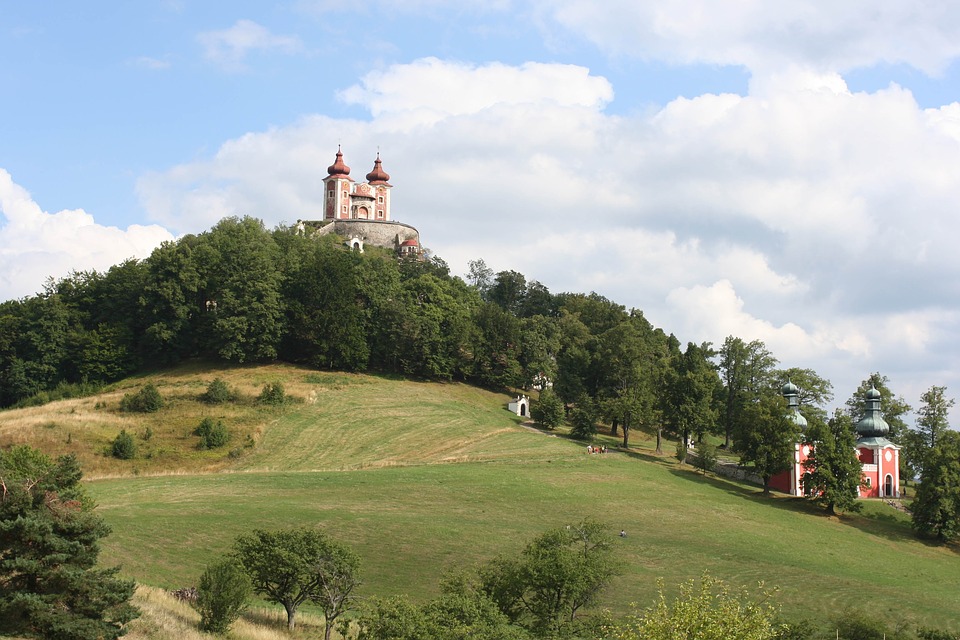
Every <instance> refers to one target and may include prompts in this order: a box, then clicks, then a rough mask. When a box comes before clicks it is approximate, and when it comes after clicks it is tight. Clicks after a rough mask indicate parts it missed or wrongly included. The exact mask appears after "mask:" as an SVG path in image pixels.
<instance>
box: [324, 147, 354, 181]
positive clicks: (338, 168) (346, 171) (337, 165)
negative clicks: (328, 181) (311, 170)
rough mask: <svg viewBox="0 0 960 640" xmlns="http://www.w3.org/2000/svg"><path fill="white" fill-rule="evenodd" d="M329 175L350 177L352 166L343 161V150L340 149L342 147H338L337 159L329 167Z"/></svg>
mask: <svg viewBox="0 0 960 640" xmlns="http://www.w3.org/2000/svg"><path fill="white" fill-rule="evenodd" d="M327 173H328V174H329V175H328V176H327V177H331V176H343V177H345V178H349V177H350V167H348V166H347V165H346V164H345V163H344V161H343V152H341V151H340V147H337V159H336V160H335V161H334V162H333V164H332V165H330V166H329V167H327Z"/></svg>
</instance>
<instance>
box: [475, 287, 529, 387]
mask: <svg viewBox="0 0 960 640" xmlns="http://www.w3.org/2000/svg"><path fill="white" fill-rule="evenodd" d="M473 323H474V325H475V326H476V333H475V334H474V340H473V346H474V348H473V378H474V379H475V380H476V381H477V382H479V383H480V384H481V385H484V386H487V387H491V388H494V389H505V388H509V387H516V386H519V385H520V383H521V382H523V374H522V369H521V367H520V360H519V358H520V348H521V347H520V341H521V337H520V335H521V334H520V320H519V319H517V317H516V316H514V315H512V314H510V313H509V312H507V311H505V310H504V309H502V308H501V307H500V306H498V305H496V304H493V303H492V302H487V303H484V304H483V305H481V306H480V307H478V308H477V310H476V311H475V312H474V315H473Z"/></svg>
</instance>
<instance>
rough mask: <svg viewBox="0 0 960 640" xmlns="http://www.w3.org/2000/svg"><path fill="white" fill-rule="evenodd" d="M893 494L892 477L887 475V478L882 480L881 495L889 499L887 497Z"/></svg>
mask: <svg viewBox="0 0 960 640" xmlns="http://www.w3.org/2000/svg"><path fill="white" fill-rule="evenodd" d="M894 493H895V492H894V490H893V476H892V475H891V474H889V473H888V474H887V477H885V478H884V479H883V495H885V496H888V497H889V496H893V494H894Z"/></svg>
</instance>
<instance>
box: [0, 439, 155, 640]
mask: <svg viewBox="0 0 960 640" xmlns="http://www.w3.org/2000/svg"><path fill="white" fill-rule="evenodd" d="M81 475H82V474H81V472H80V467H79V465H78V464H77V460H76V458H75V457H73V456H72V455H71V456H61V457H60V458H59V459H58V460H57V461H56V462H53V461H52V460H50V458H48V457H47V456H45V455H44V454H42V453H41V452H39V451H37V450H35V449H32V448H30V447H27V446H20V447H14V448H13V449H10V450H9V451H0V635H3V634H8V635H14V636H24V637H33V638H54V639H58V640H88V639H90V640H92V639H94V638H98V639H99V638H117V637H119V636H120V635H122V634H123V632H124V629H123V625H124V624H126V623H127V622H129V621H130V620H132V619H133V618H135V617H137V615H138V612H137V610H136V609H135V608H134V607H133V606H132V605H130V604H129V600H130V597H131V596H132V595H133V591H134V589H135V585H134V583H133V581H127V580H121V579H119V578H117V576H116V574H117V569H116V568H113V569H101V568H97V567H96V562H97V555H98V554H99V551H100V548H99V545H98V541H99V539H100V538H102V537H104V536H106V535H107V534H108V533H109V531H110V529H109V527H107V525H106V524H104V522H103V520H101V519H100V517H99V516H98V515H96V514H95V513H94V512H93V503H92V502H91V500H90V499H89V498H88V497H87V496H86V495H85V494H84V492H83V488H82V487H81V486H80V477H81Z"/></svg>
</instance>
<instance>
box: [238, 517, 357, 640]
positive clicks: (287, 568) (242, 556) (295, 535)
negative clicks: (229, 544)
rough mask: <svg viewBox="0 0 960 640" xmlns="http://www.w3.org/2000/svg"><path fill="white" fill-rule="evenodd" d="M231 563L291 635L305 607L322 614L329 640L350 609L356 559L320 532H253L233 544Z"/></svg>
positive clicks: (352, 600) (352, 604)
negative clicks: (277, 609) (280, 615)
mask: <svg viewBox="0 0 960 640" xmlns="http://www.w3.org/2000/svg"><path fill="white" fill-rule="evenodd" d="M234 557H236V559H237V560H238V561H239V562H240V564H241V565H242V566H243V568H244V570H246V572H247V573H248V574H249V575H250V577H251V579H252V581H253V590H254V591H255V592H256V593H258V594H260V595H262V596H265V597H266V599H267V600H268V601H270V602H276V603H277V604H280V605H283V608H284V609H285V610H286V612H287V627H288V628H289V629H290V630H291V631H292V630H293V629H294V627H295V621H296V614H297V609H298V608H299V607H300V605H301V604H303V603H304V602H307V601H311V602H313V603H315V604H317V605H318V606H319V607H320V609H321V610H322V611H323V613H324V616H325V618H326V631H325V634H324V637H325V638H326V640H329V638H330V634H331V632H332V630H333V627H334V625H335V624H336V620H337V618H338V617H340V615H341V614H343V613H344V612H346V611H349V610H350V609H351V608H353V606H354V603H355V600H356V596H355V595H354V593H353V591H354V589H355V588H356V587H357V585H358V584H359V583H360V579H359V568H360V558H359V556H357V554H355V553H354V552H353V551H351V550H350V549H349V548H348V547H346V546H344V545H343V544H341V543H339V542H337V541H335V540H333V539H331V538H329V537H328V536H327V535H326V534H324V533H323V532H321V531H317V530H314V529H307V528H299V529H287V530H280V531H263V530H259V529H258V530H256V531H254V532H253V533H251V534H248V535H243V536H240V537H239V538H237V540H236V542H235V543H234Z"/></svg>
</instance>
